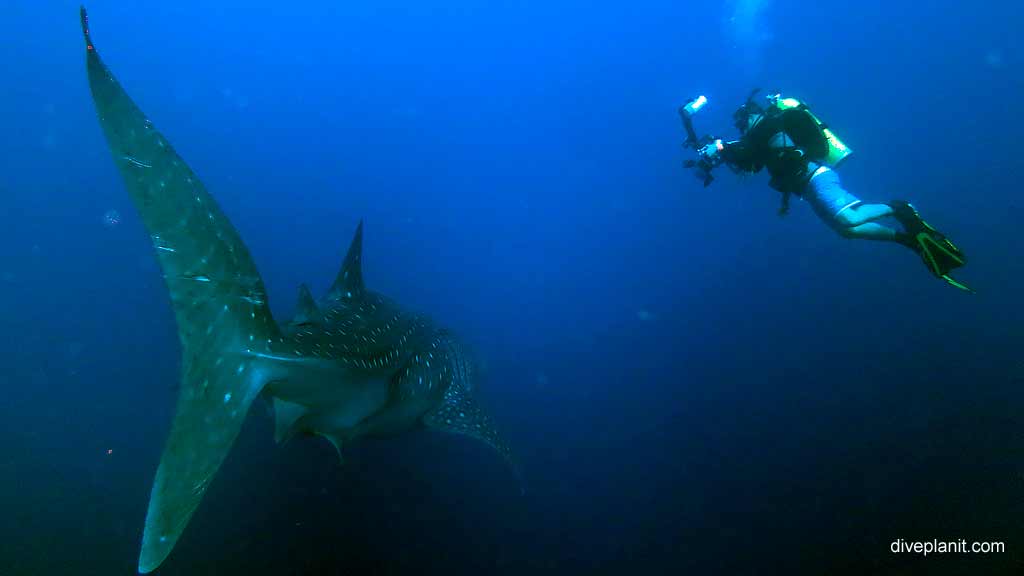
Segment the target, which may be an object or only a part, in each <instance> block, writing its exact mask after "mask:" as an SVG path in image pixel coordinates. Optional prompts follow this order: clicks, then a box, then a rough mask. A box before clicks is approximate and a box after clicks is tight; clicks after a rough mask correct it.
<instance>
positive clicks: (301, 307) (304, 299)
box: [292, 284, 320, 324]
mask: <svg viewBox="0 0 1024 576" xmlns="http://www.w3.org/2000/svg"><path fill="white" fill-rule="evenodd" d="M319 321H320V308H318V307H317V305H316V300H314V299H313V293H312V292H310V291H309V286H307V285H306V284H301V285H299V299H298V301H297V302H296V303H295V317H294V318H292V324H309V323H311V322H319Z"/></svg>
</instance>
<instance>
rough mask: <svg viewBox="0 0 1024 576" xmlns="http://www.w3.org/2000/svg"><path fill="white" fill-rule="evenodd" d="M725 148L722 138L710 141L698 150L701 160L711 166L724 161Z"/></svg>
mask: <svg viewBox="0 0 1024 576" xmlns="http://www.w3.org/2000/svg"><path fill="white" fill-rule="evenodd" d="M723 149H724V145H723V144H722V141H721V140H720V139H716V140H712V141H711V142H708V143H707V144H705V145H704V146H702V147H701V148H700V149H699V150H697V155H698V156H700V159H701V162H703V163H705V164H707V165H709V166H718V165H719V164H721V163H722V156H721V153H722V150H723Z"/></svg>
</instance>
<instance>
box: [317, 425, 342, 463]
mask: <svg viewBox="0 0 1024 576" xmlns="http://www.w3.org/2000/svg"><path fill="white" fill-rule="evenodd" d="M317 434H319V435H320V436H323V437H324V438H327V441H328V442H330V443H331V446H334V451H335V452H337V453H338V464H344V463H345V456H344V454H342V452H341V449H342V447H343V446H344V445H345V444H344V442H342V438H341V435H340V434H332V433H330V432H317Z"/></svg>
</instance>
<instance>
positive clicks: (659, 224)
mask: <svg viewBox="0 0 1024 576" xmlns="http://www.w3.org/2000/svg"><path fill="white" fill-rule="evenodd" d="M88 7H89V9H90V15H91V17H92V31H93V36H94V39H95V41H96V43H97V46H98V47H99V49H100V51H101V53H102V54H103V56H104V59H105V61H106V62H107V64H108V65H109V66H110V67H111V69H112V70H113V72H114V73H115V74H116V75H117V76H118V77H119V78H120V80H121V81H122V83H123V84H124V85H125V87H126V89H127V90H128V91H129V93H130V94H131V95H132V96H133V98H134V99H135V100H136V102H138V103H139V105H140V106H141V107H142V108H143V110H145V111H146V113H147V114H148V116H149V117H150V118H151V119H152V120H153V121H154V123H155V124H156V126H157V127H158V128H159V129H160V130H161V131H162V132H163V133H164V134H165V135H166V136H167V137H168V138H169V139H170V141H171V142H173V143H174V145H175V147H176V148H177V150H178V151H179V152H180V153H181V154H182V155H183V156H184V157H185V158H186V160H187V161H188V162H189V164H190V165H191V166H192V167H193V168H194V169H195V170H196V172H197V173H198V174H199V175H200V176H201V177H202V179H203V181H204V182H205V183H206V185H207V187H208V188H209V190H210V191H211V192H212V193H213V194H214V196H215V197H216V198H217V199H218V201H219V202H220V204H221V206H222V207H223V209H224V211H225V212H226V213H227V215H228V216H229V217H230V218H231V220H232V221H233V223H234V225H235V226H236V227H237V228H238V230H239V231H240V232H241V234H242V237H243V238H245V240H246V242H247V243H248V246H249V248H250V250H251V251H252V253H253V255H254V258H255V259H256V261H257V263H258V265H259V266H260V269H261V272H262V275H263V278H264V280H265V281H266V284H267V287H268V290H269V292H270V298H271V306H272V308H273V310H274V312H275V315H276V316H278V317H279V318H280V319H285V318H287V317H288V316H290V314H291V313H292V310H293V304H294V298H295V291H296V287H297V286H298V284H299V283H300V282H303V281H305V282H309V283H310V284H311V285H312V286H313V288H314V291H315V292H317V293H319V292H322V291H323V290H325V289H326V288H327V287H328V285H329V283H330V281H331V280H332V278H333V275H334V273H335V270H336V267H337V266H338V265H339V263H340V261H341V258H342V256H343V253H344V250H345V249H346V247H347V243H348V240H349V238H350V237H351V234H352V232H353V230H354V229H355V226H356V224H357V223H358V221H359V219H361V218H363V219H365V223H366V224H365V225H366V233H365V234H366V235H365V267H364V273H365V276H366V279H367V283H368V285H369V287H370V288H371V289H374V290H377V291H380V292H382V293H384V294H386V295H388V296H391V297H393V298H395V299H396V300H397V301H399V302H401V303H402V304H404V305H405V306H408V307H410V308H413V309H416V310H420V311H423V312H426V313H428V314H430V315H431V316H432V317H433V318H435V319H436V320H437V321H438V322H440V323H442V324H444V325H447V326H450V327H452V328H453V329H454V330H455V331H457V332H458V333H459V334H461V335H462V336H463V337H464V338H466V339H467V340H468V341H470V342H472V343H473V344H474V346H475V349H476V351H477V354H478V356H480V357H481V358H482V359H484V361H485V364H486V373H487V384H486V388H485V389H484V390H483V392H482V396H483V401H484V402H485V403H486V404H487V405H488V406H489V408H490V410H491V412H492V414H493V416H494V418H495V420H496V421H497V422H498V424H499V426H500V427H501V429H502V431H503V432H504V434H505V436H507V438H508V439H509V442H510V444H511V445H512V447H513V450H514V451H515V452H516V453H517V455H518V457H519V459H520V460H521V461H522V463H523V468H524V473H525V478H526V484H527V492H526V495H525V496H521V495H520V494H519V492H518V488H517V486H516V482H515V480H514V478H513V477H511V475H510V474H509V473H508V471H507V469H506V468H505V467H504V466H503V464H502V462H501V460H500V458H498V457H496V456H495V455H494V454H493V453H491V452H489V451H488V450H487V449H486V448H483V447H482V446H480V445H478V444H476V443H474V442H472V441H469V440H464V439H460V438H452V437H448V436H444V435H442V434H437V433H427V432H423V433H417V434H412V435H407V436H403V437H399V438H396V439H392V440H387V441H367V442H365V443H362V444H358V445H355V446H353V447H351V449H350V450H349V451H348V454H347V462H346V463H345V465H344V466H339V465H338V463H337V459H336V458H335V456H334V454H333V449H332V448H331V447H330V446H329V445H328V444H327V443H326V442H323V441H319V440H309V439H305V440H300V441H294V442H292V443H290V444H288V445H287V446H285V447H277V446H276V445H275V444H274V443H273V439H272V436H273V434H272V423H271V420H270V417H269V415H268V413H267V411H266V410H265V409H264V408H263V407H262V405H260V404H259V403H257V404H256V405H254V408H253V410H252V411H251V412H250V415H249V417H248V421H247V424H246V427H245V429H244V430H243V432H242V435H241V436H240V438H239V440H238V443H237V444H236V446H235V448H234V450H233V452H232V453H231V455H230V456H229V458H228V460H227V461H226V463H225V465H224V467H223V468H222V469H221V471H220V472H219V474H218V476H217V477H216V480H215V481H214V483H213V485H212V487H211V489H210V492H209V493H208V494H207V496H206V497H205V499H204V500H203V503H202V505H201V507H200V508H199V511H198V512H197V514H196V516H195V517H194V518H193V520H192V522H191V524H190V525H189V527H188V529H187V530H186V532H185V534H184V536H183V538H182V540H181V541H180V542H179V544H178V546H177V548H176V549H175V551H174V553H173V554H172V555H171V557H170V559H169V560H168V562H167V563H166V564H165V565H164V567H163V568H162V569H161V570H160V572H158V574H166V575H179V574H180V575H197V574H218V575H221V574H224V575H229V574H232V575H233V574H342V573H345V574H417V575H422V574H447V575H452V574H490V573H494V574H516V575H519V574H893V575H895V574H924V573H927V574H1016V573H1020V571H1021V569H1022V566H1024V551H1022V547H1024V521H1022V520H1021V519H1022V518H1024V432H1022V430H1024V418H1022V417H1021V408H1022V407H1024V390H1022V384H1024V356H1022V354H1021V345H1022V344H1024V312H1022V308H1021V305H1020V300H1019V296H1020V294H1021V292H1022V288H1024V260H1022V259H1021V258H1020V256H1019V254H1020V253H1019V252H1018V250H1021V249H1022V248H1024V243H1022V242H1021V240H1020V238H1019V237H1018V236H1016V232H1017V231H1018V230H1019V221H1020V219H1021V218H1022V217H1024V200H1022V199H1021V196H1020V184H1019V182H1018V176H1019V175H1020V174H1021V171H1022V168H1024V166H1022V162H1021V160H1020V151H1019V140H1020V134H1021V131H1022V129H1024V121H1022V117H1021V105H1020V103H1021V94H1022V93H1024V73H1022V70H1024V46H1022V43H1021V41H1020V39H1019V28H1020V25H1021V24H1022V23H1024V5H1022V4H1021V3H1019V2H1010V1H1002V0H1000V1H992V2H985V3H967V2H961V1H955V2H954V1H948V0H939V1H937V2H931V3H928V5H927V8H925V5H923V4H922V3H920V2H911V1H908V0H896V1H888V2H881V1H868V2H840V3H832V4H822V3H812V2H807V1H806V0H804V1H797V0H738V1H733V2H725V3H720V2H708V3H706V4H698V3H691V2H664V1H658V2H637V3H623V2H557V1H555V2H492V3H484V2H471V1H449V0H443V1H441V2H430V3H426V2H423V3H414V2H409V1H407V0H406V1H401V2H398V1H389V0H382V1H375V2H367V3H346V2H322V1H320V0H315V1H314V0H311V1H308V2H303V1H295V2H289V3H267V2H246V3H236V2H227V1H225V2H216V3H214V2H197V1H195V0H181V1H179V2H174V3H166V2H165V3H156V2H142V3H125V2H114V1H111V0H95V1H93V2H91V3H90V4H89V6H88ZM77 10H78V6H77V4H74V3H71V2H64V1H57V0H51V1H29V0H8V2H6V3H5V7H4V9H3V11H2V12H3V21H4V26H3V30H4V36H3V38H4V39H3V41H2V42H0V56H2V57H3V61H4V62H5V67H4V75H3V80H2V86H3V90H2V91H0V102H2V104H3V108H4V110H5V111H6V114H4V119H5V122H4V136H3V137H0V153H2V158H3V160H2V164H0V166H2V168H3V170H2V174H3V178H2V179H0V192H2V194H3V195H4V196H3V203H2V209H0V214H2V215H3V217H2V225H3V228H2V230H0V239H2V242H0V262H2V269H0V334H3V336H2V338H3V340H2V342H3V346H2V347H0V360H2V366H3V369H2V377H0V386H2V395H0V398H2V400H0V510H2V511H3V512H2V513H0V574H2V575H4V576H7V575H22V574H33V575H34V574H77V575H86V574H97V575H99V574H102V575H109V574H131V573H133V572H134V568H135V565H136V561H137V554H138V544H139V540H140V537H141V531H142V522H143V518H144V515H145V506H146V502H147V498H148V494H149V490H150V485H151V481H152V476H153V473H154V471H155V468H156V464H157V461H158V458H159V454H160V451H161V449H162V446H163V442H164V439H165V437H166V433H167V431H168V428H169V424H170V418H171V416H172V411H173V407H174V399H175V394H176V393H177V382H178V363H179V358H178V356H179V348H178V344H177V338H176V335H175V328H174V324H173V317H172V314H171V311H170V307H169V301H168V298H167V295H166V291H165V289H164V286H163V284H162V280H161V278H160V273H159V269H158V267H157V265H156V262H155V260H154V259H153V257H152V253H151V252H152V248H151V247H150V243H149V242H148V241H147V239H146V235H145V232H144V231H143V229H142V226H141V223H140V221H139V219H138V217H137V216H136V214H135V212H134V209H133V207H132V206H131V204H130V201H129V198H128V196H127V194H126V193H125V190H124V187H123V185H122V183H121V181H120V177H119V176H118V174H117V172H116V170H115V166H114V164H113V162H112V161H111V158H110V154H109V152H108V150H107V147H106V142H105V141H104V139H103V136H102V134H101V132H100V130H99V125H98V123H97V121H96V117H95V112H94V109H93V104H92V101H91V98H90V94H89V89H88V86H87V83H86V77H85V66H84V50H83V46H82V40H81V37H80V32H79V28H78V13H77ZM756 86H761V87H763V88H765V89H766V90H769V89H773V90H781V91H784V92H785V93H786V94H792V95H794V96H798V97H800V98H802V99H804V100H806V101H808V102H809V103H811V105H812V106H813V109H814V111H815V112H816V113H817V114H818V115H819V116H822V117H823V118H824V119H825V120H826V121H827V122H828V123H829V124H830V125H831V126H832V128H833V129H834V130H835V131H836V132H837V133H838V134H839V135H840V136H841V137H842V138H843V140H844V141H845V142H846V143H847V144H849V145H850V146H851V147H852V148H853V149H854V150H855V156H854V157H853V158H852V159H850V160H848V161H847V163H846V164H844V166H843V167H842V168H841V170H840V174H841V176H842V178H843V181H844V183H845V184H846V186H847V187H848V188H849V189H850V190H851V191H853V192H854V193H856V194H858V195H860V196H862V197H863V198H865V199H867V200H874V201H884V200H887V199H890V198H894V197H903V198H909V199H911V200H913V201H914V202H915V204H916V205H917V206H918V207H919V208H920V209H921V211H922V212H923V214H924V215H925V217H926V218H928V219H929V220H930V221H931V222H932V223H934V224H935V225H937V226H938V227H939V228H941V229H943V230H944V231H946V232H947V233H948V234H949V235H950V236H951V237H953V238H954V239H955V240H956V241H957V242H958V244H960V245H961V247H962V248H964V250H965V251H966V252H967V254H968V256H969V258H970V263H969V265H968V266H967V267H966V268H964V269H963V271H962V272H961V274H960V277H961V279H963V280H964V281H966V282H968V283H970V284H971V285H973V286H974V287H975V288H976V289H977V291H978V294H976V295H974V296H970V295H966V294H964V293H961V292H959V291H957V290H954V289H952V288H950V287H948V286H945V285H944V284H943V283H941V282H939V281H937V280H935V279H934V278H932V277H931V276H930V275H929V274H928V273H927V272H926V270H925V269H924V267H923V266H921V264H920V262H918V261H916V259H915V257H914V256H913V255H912V254H911V253H909V252H908V251H906V250H904V249H902V248H899V247H894V246H891V245H878V244H870V243H866V242H854V241H847V240H843V239H841V238H839V237H838V236H836V235H835V234H833V233H832V232H830V231H829V230H828V229H827V228H826V227H825V226H823V225H822V224H821V223H819V222H818V221H816V219H815V218H814V216H813V214H812V213H811V212H810V210H809V209H808V208H807V207H806V206H805V205H802V204H801V203H800V202H795V203H794V207H793V210H792V213H791V215H790V216H788V217H787V218H784V219H780V218H778V217H776V216H775V210H776V208H777V206H778V201H779V198H778V194H777V193H776V192H774V191H772V190H770V189H769V188H768V187H767V185H766V182H767V177H766V176H764V175H758V176H754V177H751V178H748V179H745V180H742V179H740V178H737V177H734V176H732V175H731V174H728V173H727V172H726V171H724V170H723V171H721V174H719V178H718V180H717V181H716V182H715V183H714V184H713V185H712V186H711V187H710V188H708V189H702V188H701V187H700V185H699V183H698V182H696V181H695V180H694V179H693V178H692V176H690V175H689V174H687V173H686V172H685V171H684V170H683V169H682V168H681V167H680V163H681V162H682V160H683V159H685V158H686V157H687V155H686V154H685V152H684V151H683V150H682V149H681V147H680V144H681V142H682V139H683V133H682V130H681V127H680V125H679V122H678V117H677V116H676V113H675V110H676V107H677V106H679V105H680V104H682V103H683V102H684V101H685V100H686V99H688V98H689V97H691V96H694V95H696V94H698V93H704V94H706V95H707V96H708V97H709V99H710V102H711V104H710V105H709V106H708V109H707V111H706V112H702V114H701V116H699V117H698V123H699V126H700V128H701V131H712V132H715V133H718V134H721V135H724V136H730V137H731V136H733V132H732V128H731V126H730V121H729V115H730V114H731V112H732V110H733V109H734V108H735V106H736V105H737V104H738V103H739V102H740V101H741V100H742V99H743V98H744V97H745V95H746V93H747V92H748V91H749V90H750V89H751V88H752V87H756ZM114 220H116V222H114ZM108 451H111V452H110V453H109V454H108ZM897 538H902V539H904V540H929V541H930V540H932V539H933V538H937V539H940V540H959V539H961V538H963V539H967V540H978V541H982V540H984V541H1002V542H1005V543H1006V548H1007V550H1006V552H1005V553H1003V554H992V555H987V556H984V555H944V556H939V555H933V556H929V557H927V558H922V557H920V556H919V555H913V554H892V553H891V552H890V551H889V546H890V543H891V542H892V541H894V540H896V539H897Z"/></svg>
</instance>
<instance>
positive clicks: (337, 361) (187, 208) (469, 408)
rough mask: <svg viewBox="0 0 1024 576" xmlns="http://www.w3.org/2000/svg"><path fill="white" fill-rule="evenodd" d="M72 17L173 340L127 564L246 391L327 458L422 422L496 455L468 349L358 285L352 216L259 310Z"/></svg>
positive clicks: (180, 177)
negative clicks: (321, 270)
mask: <svg viewBox="0 0 1024 576" xmlns="http://www.w3.org/2000/svg"><path fill="white" fill-rule="evenodd" d="M81 22H82V31H83V34H84V38H85V46H86V63H87V69H88V77H89V86H90V88H91V91H92V96H93V101H94V103H95V105H96V111H97V114H98V116H99V120H100V125H101V127H102V130H103V133H104V135H105V136H106V139H107V143H108V145H109V148H110V150H111V152H112V153H113V157H114V161H115V163H116V164H117V167H118V170H119V171H120V173H121V176H122V177H123V179H124V182H125V185H126V188H127V189H128V193H129V194H130V195H131V198H132V201H133V203H134V205H135V207H136V209H137V210H138V213H139V215H140V217H141V218H142V221H143V223H144V225H145V228H146V231H147V232H148V233H149V236H150V238H151V240H152V242H153V247H154V249H155V254H156V258H157V260H158V262H159V264H160V268H161V271H162V273H163V277H164V281H165V283H166V285H167V289H168V291H169V293H170V300H171V305H172V307H173V309H174V316H175V321H176V324H177V327H178V336H179V340H180V342H181V349H182V363H181V364H182V374H181V386H180V390H179V394H178V401H177V409H176V412H175V416H174V421H173V423H172V427H171V432H170V436H169V437H168V439H167V444H166V446H165V448H164V451H163V454H162V456H161V458H160V465H159V467H158V469H157V472H156V478H155V480H154V483H153V489H152V493H151V495H150V500H149V508H148V511H147V513H146V523H145V528H144V531H143V537H142V550H141V553H140V557H139V571H140V572H142V573H146V572H151V571H152V570H154V569H156V568H157V567H158V566H159V565H160V564H161V563H162V562H163V561H164V559H165V558H167V556H168V555H169V554H170V552H171V550H172V549H173V547H174V545H175V543H176V542H177V540H178V538H179V537H180V536H181V534H182V532H183V531H184V529H185V526H186V525H187V524H188V522H189V519H190V518H191V517H192V514H193V512H195V510H196V507H197V506H198V505H199V502H200V501H201V500H202V498H203V495H204V494H205V493H206V490H207V488H208V487H209V485H210V481H211V480H212V478H213V476H214V474H216V472H217V470H218V468H219V467H220V465H221V463H222V462H223V460H224V458H225V456H226V455H227V453H228V451H229V450H230V448H231V446H232V444H233V443H234V441H235V438H236V437H237V436H238V433H239V431H240V430H241V427H242V423H243V421H244V419H245V416H246V414H247V412H248V411H249V407H250V405H251V404H252V402H253V401H254V400H255V399H256V398H257V397H258V396H263V397H265V398H267V399H268V400H269V401H270V402H271V403H272V404H273V408H274V418H275V425H274V427H275V439H276V440H277V441H278V442H284V441H286V440H287V439H289V438H290V437H292V436H293V435H295V434H296V433H302V434H307V435H317V436H322V437H324V438H326V439H328V440H329V441H330V442H331V443H332V444H333V445H334V447H335V448H336V449H337V451H338V454H339V456H340V455H341V453H342V450H343V447H344V446H345V445H346V444H348V443H350V442H351V441H353V440H354V439H356V438H359V437H364V436H380V435H392V434H398V433H402V432H405V431H408V430H412V429H416V428H422V427H427V428H434V429H440V430H444V431H448V432H453V433H457V434H464V435H468V436H470V437H473V438H476V439H479V440H481V441H483V442H485V443H487V444H488V445H490V446H491V447H492V448H494V449H496V450H497V451H498V452H500V453H501V454H502V456H503V457H504V458H505V459H506V460H507V461H508V462H509V463H510V464H512V459H511V455H510V453H509V449H508V447H507V446H506V444H505V442H504V441H503V440H502V439H501V437H500V436H499V435H498V433H497V432H496V430H495V427H494V425H493V423H492V421H491V419H490V418H489V417H488V416H487V414H486V413H485V412H484V411H483V410H482V408H481V406H480V404H478V402H477V401H476V400H475V399H474V396H473V394H474V380H475V378H474V377H475V369H474V363H473V360H472V358H471V356H470V354H469V352H468V350H467V349H466V348H465V347H464V346H463V345H462V344H460V342H459V341H458V340H457V339H456V338H455V337H454V336H453V335H452V334H450V333H449V332H448V331H447V330H445V329H444V328H441V327H439V326H437V325H435V324H434V323H433V322H432V321H431V320H430V319H428V318H427V317H425V316H422V315H417V314H412V313H409V312H406V311H404V310H402V309H401V308H400V307H399V306H397V305H396V304H395V303H394V302H392V301H390V300H389V299H387V298H385V297H383V296H381V295H379V294H376V293H374V292H372V291H370V290H367V289H366V287H365V285H364V283H363V275H362V267H361V259H362V237H363V233H362V232H363V227H362V223H361V222H360V223H359V225H358V227H357V229H356V232H355V236H354V238H353V240H352V243H351V245H350V247H349V250H348V255H347V256H346V258H345V260H344V263H343V265H342V267H341V270H340V272H339V273H338V275H337V278H336V279H335V281H334V284H333V286H332V287H331V289H330V290H329V291H328V292H327V294H326V295H324V296H323V297H322V298H321V299H320V300H319V301H317V300H315V299H314V298H313V296H312V294H311V293H310V291H309V289H308V288H307V287H306V286H305V285H303V286H301V287H300V290H299V303H298V306H297V313H296V315H295V317H294V318H293V319H292V320H291V321H290V322H287V323H282V324H279V323H277V322H275V320H274V318H273V317H272V316H271V313H270V308H269V307H268V305H267V293H266V289H265V288H264V284H263V280H262V279H261V278H260V274H259V271H258V270H257V269H256V265H255V263H254V262H253V260H252V257H251V256H250V254H249V251H248V249H247V248H246V246H245V244H244V243H243V242H242V239H241V238H240V237H239V235H238V232H237V231H236V230H235V228H234V227H233V226H232V225H231V222H229V221H228V219H227V217H226V216H225V215H224V213H223V212H222V211H221V210H220V208H219V207H218V206H217V203H216V202H215V201H214V199H213V197H212V196H211V195H210V194H209V193H208V192H207V191H206V189H205V188H204V186H203V184H202V183H201V182H200V181H199V179H198V178H197V177H196V175H195V174H194V173H193V172H192V170H191V169H190V168H189V167H188V166H187V165H186V164H185V162H184V160H182V159H181V157H180V156H178V154H177V153H175V151H174V149H173V148H172V147H171V145H170V143H168V142H167V140H166V139H165V138H164V137H163V135H161V134H160V132H158V131H157V130H156V129H155V128H154V127H153V124H152V123H151V122H150V121H149V120H148V119H147V118H146V116H145V115H144V114H143V113H142V111H141V110H139V108H138V107H137V106H136V105H135V104H134V102H132V100H131V98H130V97H129V96H128V94H127V93H126V92H125V91H124V89H123V88H122V87H121V85H120V83H119V82H118V81H117V79H116V78H115V77H114V76H113V74H111V72H110V70H109V69H108V68H107V66H106V65H105V64H104V63H103V61H102V60H101V59H100V56H99V54H98V53H97V51H96V47H95V45H94V44H93V42H92V38H91V35H90V32H89V25H88V17H87V15H86V12H85V9H84V8H83V9H82V10H81ZM512 466H513V468H515V466H514V464H512Z"/></svg>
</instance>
